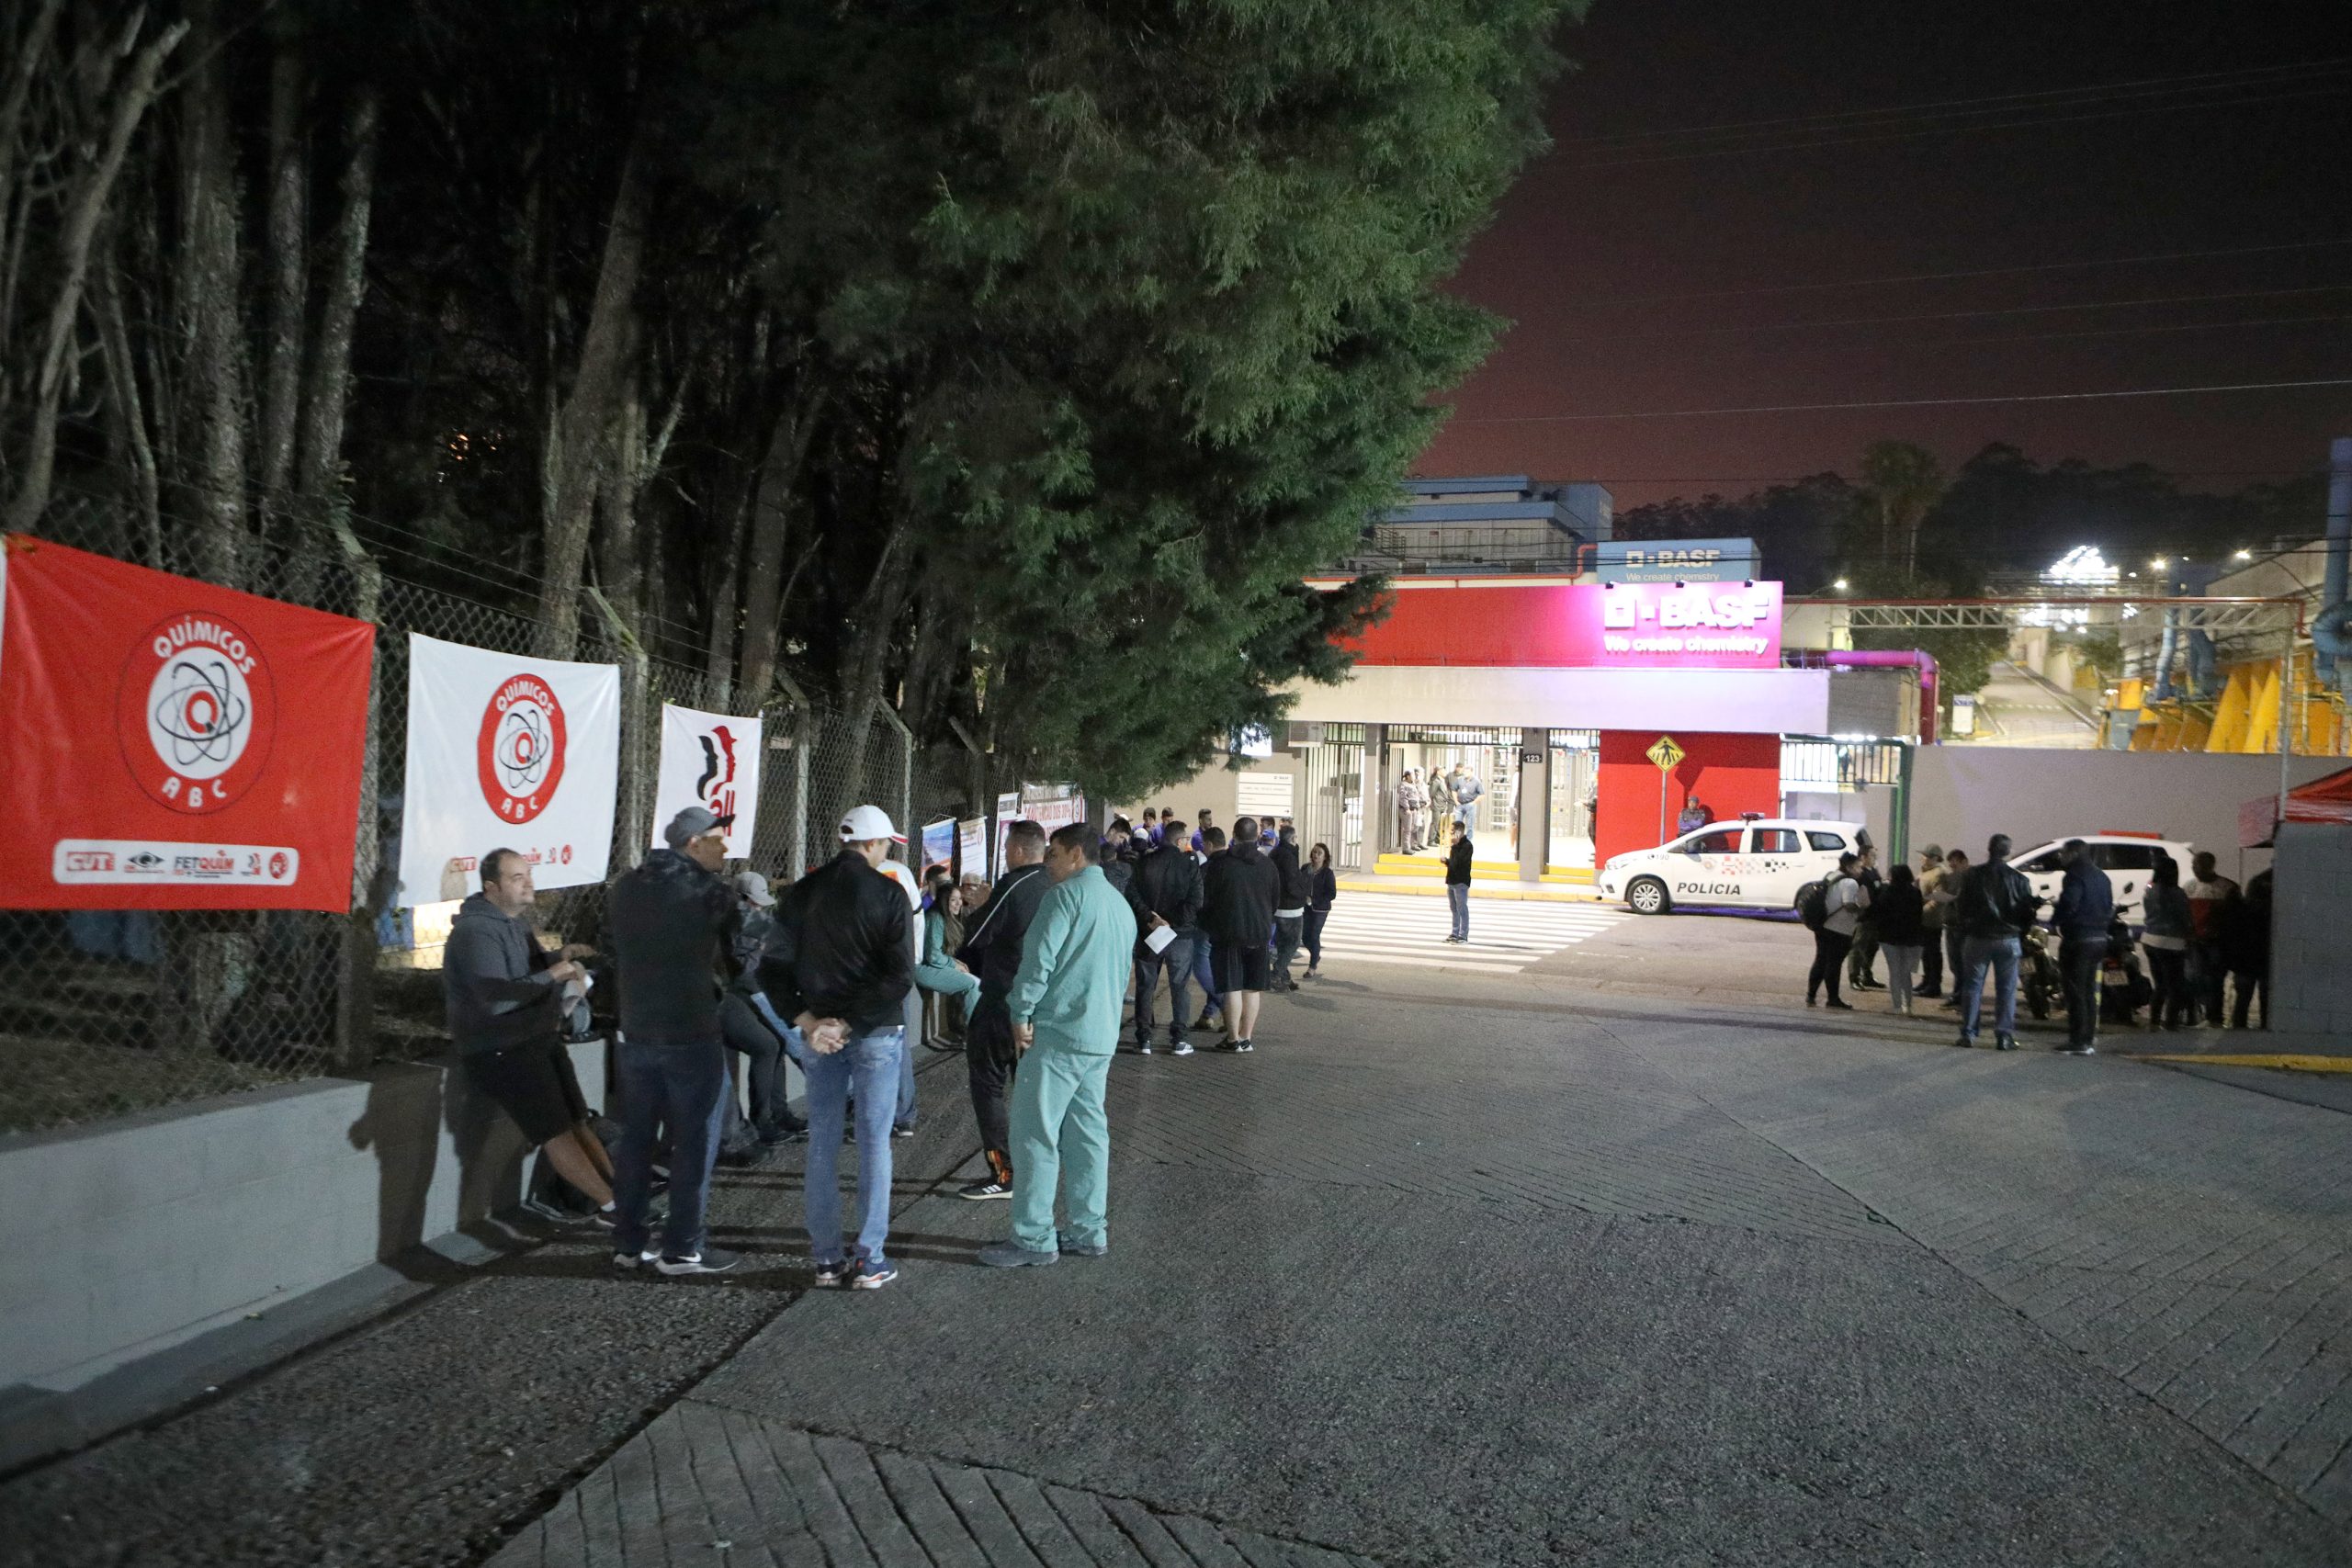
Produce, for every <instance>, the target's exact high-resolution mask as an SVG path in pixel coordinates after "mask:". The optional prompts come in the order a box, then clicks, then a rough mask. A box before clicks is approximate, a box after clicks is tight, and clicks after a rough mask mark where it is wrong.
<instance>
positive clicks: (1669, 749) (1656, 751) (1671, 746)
mask: <svg viewBox="0 0 2352 1568" xmlns="http://www.w3.org/2000/svg"><path fill="white" fill-rule="evenodd" d="M1649 759H1650V761H1653V762H1655V763H1657V771H1658V772H1659V773H1672V772H1674V770H1675V768H1676V767H1677V766H1678V765H1679V764H1680V762H1681V761H1682V748H1681V747H1679V746H1677V745H1676V744H1675V743H1674V737H1673V736H1671V735H1661V736H1659V737H1658V738H1657V745H1655V746H1653V747H1651V748H1650V750H1649Z"/></svg>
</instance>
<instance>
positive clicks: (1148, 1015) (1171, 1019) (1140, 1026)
mask: <svg viewBox="0 0 2352 1568" xmlns="http://www.w3.org/2000/svg"><path fill="white" fill-rule="evenodd" d="M1192 972H1193V944H1192V942H1190V941H1188V940H1186V939H1185V938H1183V937H1181V936H1180V937H1178V938H1177V939H1176V940H1175V941H1173V942H1170V943H1169V944H1168V945H1167V946H1166V947H1163V948H1161V949H1160V950H1159V952H1158V953H1154V952H1152V951H1151V949H1149V948H1148V947H1144V946H1141V945H1138V946H1137V947H1136V1044H1138V1045H1148V1044H1150V1043H1151V1032H1152V1030H1153V1028H1154V1027H1155V1023H1154V1021H1153V1018H1152V1011H1153V1010H1152V1005H1151V1001H1152V993H1153V992H1154V991H1156V990H1158V989H1159V976H1161V975H1162V974H1165V975H1166V976H1168V1043H1170V1045H1173V1044H1175V1043H1177V1042H1178V1041H1180V1040H1182V1039H1183V1038H1184V1026H1185V1025H1186V1024H1188V1023H1190V1022H1191V1021H1192V1020H1190V1019H1188V1018H1186V1017H1185V1016H1184V979H1185V976H1188V975H1190V974H1191V973H1192Z"/></svg>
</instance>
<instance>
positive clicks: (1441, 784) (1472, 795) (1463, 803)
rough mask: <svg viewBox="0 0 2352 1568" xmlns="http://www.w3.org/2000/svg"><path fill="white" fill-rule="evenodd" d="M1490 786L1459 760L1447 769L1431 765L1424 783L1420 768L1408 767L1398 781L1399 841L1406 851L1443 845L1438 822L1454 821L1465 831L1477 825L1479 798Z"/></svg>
mask: <svg viewBox="0 0 2352 1568" xmlns="http://www.w3.org/2000/svg"><path fill="white" fill-rule="evenodd" d="M1486 793H1487V786H1486V785H1485V784H1480V783H1479V782H1478V775H1477V774H1476V773H1472V772H1471V771H1470V770H1469V769H1468V768H1466V767H1464V765H1463V764H1461V763H1460V762H1456V763H1454V764H1453V767H1452V768H1451V769H1450V770H1447V771H1444V772H1440V771H1439V770H1437V769H1435V768H1432V769H1430V775H1429V778H1428V780H1427V782H1423V780H1422V778H1421V773H1420V770H1419V768H1407V769H1406V770H1405V776H1404V777H1403V778H1401V779H1399V780H1397V847H1398V848H1399V849H1400V850H1401V851H1402V852H1405V853H1406V854H1408V855H1410V854H1419V853H1420V852H1421V851H1423V850H1425V849H1430V848H1431V847H1437V846H1442V843H1443V841H1444V836H1443V835H1442V834H1441V833H1440V831H1439V829H1438V826H1437V825H1438V823H1440V822H1443V821H1451V822H1453V823H1455V824H1458V825H1459V826H1460V827H1461V828H1462V829H1463V830H1464V832H1465V833H1466V832H1471V831H1474V830H1475V829H1476V828H1477V825H1478V801H1479V799H1480V798H1481V797H1482V796H1484V795H1486Z"/></svg>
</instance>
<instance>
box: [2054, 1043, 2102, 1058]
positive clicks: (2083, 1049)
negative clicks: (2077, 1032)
mask: <svg viewBox="0 0 2352 1568" xmlns="http://www.w3.org/2000/svg"><path fill="white" fill-rule="evenodd" d="M2058 1050H2059V1052H2060V1054H2061V1055H2068V1056H2096V1055H2098V1046H2096V1045H2094V1044H2092V1043H2090V1042H2089V1041H2087V1040H2086V1041H2085V1042H2083V1043H2081V1044H2080V1045H2061V1046H2059V1047H2058Z"/></svg>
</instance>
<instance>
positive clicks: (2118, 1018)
mask: <svg viewBox="0 0 2352 1568" xmlns="http://www.w3.org/2000/svg"><path fill="white" fill-rule="evenodd" d="M2155 994H2156V987H2155V985H2154V982H2153V981H2151V980H2150V979H2149V978H2148V976H2147V972H2146V971H2145V970H2144V969H2143V967H2142V966H2141V964H2140V953H2139V949H2138V947H2137V945H2136V944H2134V943H2133V942H2132V941H2131V927H2129V926H2127V925H2125V924H2124V923H2123V921H2122V920H2121V919H2117V920H2116V921H2115V923H2114V924H2113V925H2110V926H2109V927H2108V928H2107V956H2106V957H2105V958H2103V959H2101V960H2100V961H2099V970H2098V1011H2099V1018H2100V1019H2101V1021H2104V1022H2108V1023H2114V1024H2123V1025H2130V1024H2133V1023H2136V1022H2138V1021H2139V1011H2140V1010H2141V1009H2142V1008H2143V1007H2146V1006H2147V1005H2148V1004H2149V1002H2151V1001H2153V1000H2154V999H2155Z"/></svg>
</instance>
